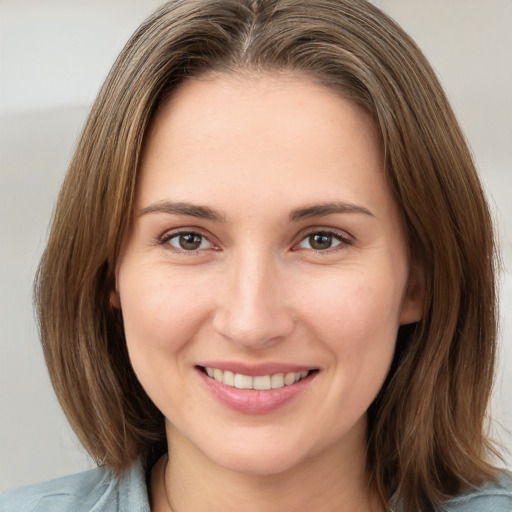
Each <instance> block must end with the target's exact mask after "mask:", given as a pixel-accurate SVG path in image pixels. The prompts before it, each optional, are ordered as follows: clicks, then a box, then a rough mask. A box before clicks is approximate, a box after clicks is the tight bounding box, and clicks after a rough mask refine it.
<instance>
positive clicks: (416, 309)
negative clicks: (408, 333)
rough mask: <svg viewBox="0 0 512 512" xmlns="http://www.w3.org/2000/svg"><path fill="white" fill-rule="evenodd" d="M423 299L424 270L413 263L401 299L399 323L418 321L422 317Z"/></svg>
mask: <svg viewBox="0 0 512 512" xmlns="http://www.w3.org/2000/svg"><path fill="white" fill-rule="evenodd" d="M424 301H425V272H424V270H423V267H422V266H420V265H418V264H413V265H412V266H411V270H410V273H409V280H408V283H407V289H406V291H405V295H404V299H403V301H402V310H401V313H400V325H406V324H412V323H414V322H419V321H420V320H421V319H422V318H423V307H424Z"/></svg>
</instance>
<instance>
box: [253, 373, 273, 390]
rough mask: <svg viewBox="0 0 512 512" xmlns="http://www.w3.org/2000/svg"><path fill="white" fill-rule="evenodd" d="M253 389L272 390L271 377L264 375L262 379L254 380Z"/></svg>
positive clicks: (255, 378)
mask: <svg viewBox="0 0 512 512" xmlns="http://www.w3.org/2000/svg"><path fill="white" fill-rule="evenodd" d="M252 387H253V389H272V386H271V384H270V375H262V376H261V377H253V378H252Z"/></svg>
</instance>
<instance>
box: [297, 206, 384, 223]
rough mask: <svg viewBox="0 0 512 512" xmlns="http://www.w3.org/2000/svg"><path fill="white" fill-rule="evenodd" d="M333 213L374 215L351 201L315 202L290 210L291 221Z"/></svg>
mask: <svg viewBox="0 0 512 512" xmlns="http://www.w3.org/2000/svg"><path fill="white" fill-rule="evenodd" d="M334 213H362V214H364V215H369V216H370V217H375V215H373V213H372V212H371V211H370V210H368V209H367V208H365V207H364V206H358V205H356V204H352V203H345V202H342V201H334V202H330V203H322V204H316V205H313V206H308V207H306V208H298V209H296V210H293V211H291V212H290V220H291V221H299V220H304V219H310V218H311V217H325V216H327V215H332V214H334Z"/></svg>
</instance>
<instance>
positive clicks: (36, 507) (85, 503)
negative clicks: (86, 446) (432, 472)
mask: <svg viewBox="0 0 512 512" xmlns="http://www.w3.org/2000/svg"><path fill="white" fill-rule="evenodd" d="M0 512H150V508H149V500H148V493H147V487H146V477H145V474H144V470H143V467H142V464H141V462H140V461H137V462H136V463H135V464H134V465H133V466H132V467H131V468H130V469H128V470H127V471H126V472H125V473H123V475H122V476H121V477H120V478H115V477H114V475H113V474H112V472H111V471H110V470H109V469H108V468H106V467H101V468H96V469H92V470H90V471H86V472H84V473H78V474H76V475H71V476H65V477H63V478H57V479H56V480H50V481H49V482H44V483H41V484H35V485H29V486H27V487H21V488H19V489H14V490H12V491H9V492H7V493H5V494H2V495H1V496H0ZM395 512H405V511H403V510H402V509H400V507H398V508H397V509H395ZM407 512H412V511H407ZM414 512H417V511H414ZM442 512H512V475H511V474H510V473H507V472H501V473H500V474H499V477H498V479H497V480H496V481H495V482H489V483H487V484H485V485H483V486H482V487H481V488H479V489H475V490H472V491H470V492H467V493H465V494H463V495H460V496H457V497H456V498H453V499H452V500H450V501H449V502H447V503H445V504H444V506H443V508H442Z"/></svg>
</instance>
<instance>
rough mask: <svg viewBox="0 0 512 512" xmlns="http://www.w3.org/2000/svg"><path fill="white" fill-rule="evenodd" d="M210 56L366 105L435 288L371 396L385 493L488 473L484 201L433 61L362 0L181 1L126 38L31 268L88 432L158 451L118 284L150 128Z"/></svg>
mask: <svg viewBox="0 0 512 512" xmlns="http://www.w3.org/2000/svg"><path fill="white" fill-rule="evenodd" d="M212 71H213V72H226V73H235V74H236V73H243V72H250V73H257V72H259V71H262V72H268V71H270V72H279V71H286V72H290V71H291V72H297V73H301V74H305V75H307V76H309V77H311V78H313V79H315V80H317V81H320V82H321V83H322V84H324V85H326V86H327V87H329V88H330V89H331V90H334V91H336V92H337V93H338V94H340V95H341V96H343V97H345V98H348V99H350V100H352V101H354V102H356V103H357V104H358V105H359V106H360V107H361V108H362V109H363V110H364V111H365V112H367V113H368V114H369V115H370V116H371V117H372V119H373V120H374V123H375V126H376V127H377V129H378V132H379V134H380V136H381V138H382V143H383V147H384V149H385V166H386V173H387V178H388V180H389V184H390V188H391V190H392V193H393V195H394V197H395V199H396V202H397V204H398V205H399V207H400V209H401V211H402V214H403V217H404V219H405V226H406V235H407V238H408V242H409V247H410V249H411V254H412V257H413V261H414V262H415V264H417V265H420V266H421V267H422V269H423V272H424V275H425V287H426V296H425V302H424V316H423V320H422V321H421V322H419V323H418V324H417V325H413V326H405V327H402V328H401V330H400V332H399V336H398V341H397V349H396V354H395V359H394V361H393V365H392V368H391V371H390V373H389V376H388V378H387V380H386V382H385V384H384V386H383V388H382V390H381V392H380V393H379V395H378V397H377V398H376V400H375V401H374V403H373V404H372V406H371V408H370V410H369V413H368V416H369V433H368V453H367V461H368V471H369V475H370V478H371V481H372V483H373V484H374V485H375V486H376V488H377V489H378V491H379V492H380V494H381V496H382V498H383V499H384V501H385V502H386V503H388V504H389V503H390V500H391V496H392V495H393V494H394V495H395V497H397V498H398V499H399V500H400V501H401V502H402V503H403V504H404V506H405V508H406V509H407V510H419V509H431V508H434V507H436V506H437V505H438V504H439V503H440V502H442V501H443V500H445V499H446V498H448V497H449V496H451V495H453V494H455V493H457V492H459V491H460V490H461V489H463V488H465V487H467V486H470V485H475V484H478V483H479V482H481V481H482V480H483V479H486V478H489V477H490V476H492V472H493V469H492V467H491V466H490V464H489V463H488V462H487V460H488V455H489V453H490V449H491V448H490V444H489V442H488V440H487V437H486V433H485V414H486V409H487V404H488V400H489V394H490V390H491V385H492V379H493V371H494V358H495V351H496V348H495V338H496V311H495V305H496V301H495V293H496V292H495V276H494V274H495V252H494V251H495V248H494V247H495V246H494V239H493V228H492V224H491V220H490V215H489V212H488V208H487V205H486V201H485V198H484V195H483V192H482V188H481V185H480V183H479V180H478V177H477V174H476V172H475V168H474V164H473V161H472V158H471V155H470V152H469V151H468V148H467V145H466V143H465V140H464V137H463V135H462V133H461V130H460V128H459V126H458V124H457V121H456V119H455V117H454V115H453V113H452V110H451V108H450V106H449V104H448V102H447V100H446V97H445V95H444V93H443V91H442V89H441V87H440V85H439V83H438V81H437V79H436V77H435V74H434V72H433V71H432V69H431V67H430V65H429V64H428V62H427V61H426V59H425V58H424V56H423V55H422V53H421V52H420V50H419V49H418V48H417V46H416V45H415V44H414V42H413V41H412V40H411V39H410V38H409V37H408V36H407V35H406V34H405V33H404V32H403V30H402V29H401V28H400V27H398V26H397V25H396V24H395V23H394V22H393V21H392V20H391V19H390V18H388V17H387V16H386V15H385V14H383V13H382V12H381V11H380V10H378V9H377V8H376V7H374V6H373V5H371V4H370V3H368V2H366V1H364V0H261V1H257V0H255V1H251V0H179V1H173V2H170V3H167V4H165V5H164V6H162V7H161V8H160V9H159V10H158V11H157V12H156V13H155V14H153V15H152V16H151V17H150V18H149V19H148V20H146V21H145V22H144V23H143V24H142V25H141V26H140V28H139V29H138V30H137V31H136V33H135V34H134V35H133V36H132V38H131V39H130V40H129V42H128V43H127V45H126V46H125V48H124V49H123V51H122V52H121V54H120V56H119V57H118V59H117V61H116V62H115V64H114V66H113V68H112V70H111V72H110V74H109V76H108V78H107V80H106V82H105V84H104V85H103V87H102V89H101V91H100V93H99V95H98V98H97V99H96V101H95V103H94V105H93V107H92V111H91V113H90V116H89V119H88V121H87V123H86V125H85V128H84V130H83V134H82V136H81V139H80V141H79V144H78V147H77V149H76V152H75V155H74V157H73V159H72V162H71V165H70V168H69V171H68V174H67V176H66V178H65V181H64V184H63V187H62V190H61V192H60V196H59V200H58V204H57V208H56V211H55V218H54V221H53V226H52V229H51V234H50V237H49V241H48V246H47V248H46V251H45V253H44V255H43V258H42V261H41V265H40V267H39V271H38V274H37V279H36V304H37V308H38V314H39V321H40V332H41V339H42V344H43V347H44V353H45V357H46V361H47V364H48V368H49V371H50V376H51V379H52V382H53V385H54V387H55V390H56V393H57V396H58V397H59V400H60V403H61V405H62V407H63V409H64V411H65V413H66V414H67V417H68V419H69V421H70V423H71V425H72V426H73V428H74V430H75V432H76V433H77V435H78V437H79V439H80V441H81V442H82V444H83V445H84V447H85V448H86V449H87V450H88V451H89V453H90V454H91V455H92V456H93V457H94V458H95V459H96V460H97V461H98V462H103V463H105V464H106V465H108V466H110V467H111V468H112V469H114V470H115V471H116V472H120V471H122V470H123V469H125V468H127V467H128V466H129V465H130V464H131V463H132V462H133V461H134V459H135V458H137V457H138V456H140V455H141V454H143V453H147V452H148V451H156V452H158V451H159V450H165V444H164V443H165V431H164V421H163V417H162V415H161V413H160V412H159V411H158V410H157V409H156V407H155V406H154V404H153V403H152V402H151V400H150V399H149V398H148V396H147V395H146V393H145V392H144V391H143V389H142V387H141V386H140V384H139V382H138V381H137V378H136V377H135V374H134V372H133V370H132V367H131V365H130V361H129V358H128V355H127V350H126V345H125V340H124V334H123V328H122V318H121V316H120V313H119V312H117V311H116V310H115V309H113V308H112V307H111V306H110V304H109V298H110V294H111V291H112V289H113V286H114V269H115V266H116V262H117V260H118V256H119V253H120V251H121V248H122V245H123V242H124V241H125V239H126V237H127V233H128V232H129V230H130V223H131V212H132V208H133V199H134V190H135V185H136V178H137V168H138V164H139V158H140V154H141V148H142V144H143V141H144V136H145V133H146V131H147V127H148V125H149V123H150V122H151V120H152V118H153V117H154V115H155V112H156V109H157V108H158V106H159V104H161V102H162V101H163V99H164V98H166V97H168V96H169V95H171V94H172V92H173V90H175V88H176V87H177V86H178V85H179V84H180V83H182V82H183V81H185V80H187V79H189V78H193V77H198V76H200V75H202V74H205V73H208V72H212Z"/></svg>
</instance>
